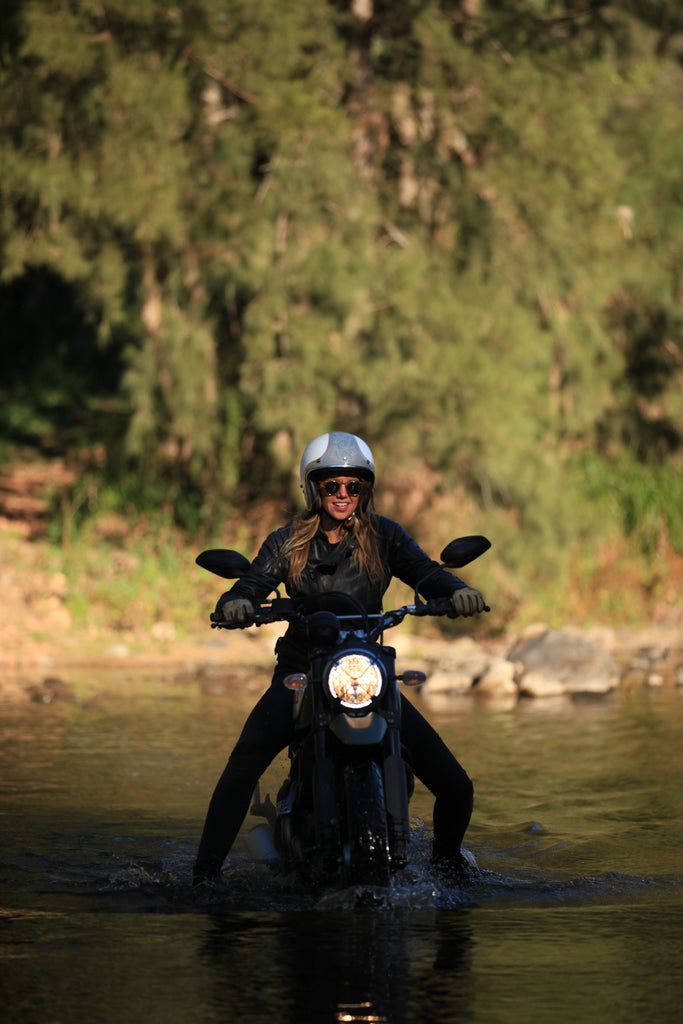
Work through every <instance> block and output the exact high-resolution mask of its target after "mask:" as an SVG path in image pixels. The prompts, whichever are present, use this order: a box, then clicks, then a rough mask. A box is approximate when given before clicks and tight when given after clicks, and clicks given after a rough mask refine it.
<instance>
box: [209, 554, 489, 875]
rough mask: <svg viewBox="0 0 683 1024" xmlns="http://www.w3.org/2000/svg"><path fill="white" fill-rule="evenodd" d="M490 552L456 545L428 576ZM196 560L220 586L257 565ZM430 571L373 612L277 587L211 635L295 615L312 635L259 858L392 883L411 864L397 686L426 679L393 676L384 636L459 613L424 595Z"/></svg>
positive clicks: (304, 871)
mask: <svg viewBox="0 0 683 1024" xmlns="http://www.w3.org/2000/svg"><path fill="white" fill-rule="evenodd" d="M490 546H491V544H490V541H489V540H487V538H486V537H482V536H470V537H461V538H459V539H457V540H454V541H452V542H451V543H450V544H448V545H447V546H446V547H445V548H444V550H443V551H442V553H441V566H440V567H439V566H435V567H434V569H433V570H432V572H433V571H438V569H439V568H445V569H460V568H462V567H463V566H465V565H468V564H469V563H470V562H472V561H474V559H476V558H478V557H479V556H480V555H482V554H483V553H484V552H485V551H487V550H488V549H489V547H490ZM196 562H197V564H198V565H200V566H201V567H202V568H205V569H208V570H209V571H210V572H212V573H215V574H216V575H218V576H221V577H223V578H224V579H239V578H240V577H241V576H243V575H244V574H245V573H246V572H247V571H248V570H249V567H250V563H249V561H248V559H246V558H245V557H244V555H242V554H240V553H239V552H237V551H231V550H226V549H213V550H209V551H203V552H202V553H201V554H200V555H198V556H197V559H196ZM429 575H431V573H429V574H428V575H427V576H426V577H425V578H424V579H422V580H421V581H420V582H419V583H418V585H417V587H416V588H415V595H414V601H413V603H411V604H406V605H403V606H401V607H399V608H395V609H393V610H391V611H386V612H380V613H377V614H371V613H368V611H367V610H366V609H365V608H364V607H363V606H362V605H361V604H360V603H359V602H358V601H356V600H355V598H353V597H351V596H350V595H348V594H344V593H341V592H334V591H332V592H329V593H328V594H326V595H325V597H324V599H321V598H317V599H316V606H315V608H313V609H312V608H311V607H310V603H309V602H307V601H306V599H292V598H283V597H280V595H279V592H278V591H276V592H275V596H274V597H271V598H269V599H268V600H267V601H265V602H263V603H262V604H261V605H260V606H259V607H258V608H257V609H256V610H255V613H254V615H253V616H252V617H250V619H249V620H248V621H245V622H240V623H227V622H225V621H223V620H221V621H216V619H215V616H214V615H212V623H211V625H212V627H213V628H221V629H243V628H245V627H247V626H251V625H254V626H261V625H264V624H266V623H274V622H291V621H293V620H297V621H298V622H300V623H302V624H303V625H304V626H305V628H306V632H307V636H308V645H309V657H310V664H309V669H308V671H307V672H305V673H293V674H290V675H288V676H286V677H285V678H284V680H283V683H284V685H285V686H286V687H287V688H288V689H289V690H291V691H292V693H293V696H294V701H293V703H294V711H293V714H294V722H295V734H294V739H293V741H292V743H291V745H290V750H289V756H290V770H289V774H288V776H287V778H286V779H285V780H284V782H283V783H282V785H281V787H280V790H279V792H278V794H277V798H276V801H275V803H273V801H272V800H271V799H270V797H269V796H268V797H266V799H265V800H264V801H262V800H261V799H260V794H259V790H258V786H257V789H256V791H255V794H254V803H253V805H252V808H251V813H252V814H254V815H256V816H260V817H263V818H265V823H264V824H262V825H258V826H256V828H255V829H252V832H251V834H250V837H248V841H249V839H250V840H251V842H250V847H251V848H252V849H253V850H254V851H255V852H257V854H260V856H261V858H262V859H274V858H277V859H278V860H279V861H280V862H281V863H282V864H284V866H285V867H286V868H289V867H292V866H293V867H295V868H296V869H297V870H298V871H299V872H300V874H301V875H302V876H303V877H304V878H305V879H307V880H308V881H310V882H312V883H315V884H335V883H337V882H339V883H341V884H342V886H344V887H346V886H357V885H367V886H388V885H389V884H390V879H391V876H392V875H393V874H394V873H395V872H397V871H399V870H401V869H402V868H404V867H405V866H406V864H407V859H408V841H409V835H410V819H409V815H408V805H409V800H410V797H411V795H412V790H413V779H412V773H411V770H410V765H409V759H408V756H407V753H406V751H405V750H404V749H403V747H402V744H401V714H400V708H401V704H400V691H399V683H403V685H404V686H409V687H417V686H420V685H422V684H423V683H424V682H425V681H426V675H425V673H424V672H420V671H416V670H412V669H411V670H407V671H404V672H403V673H402V674H401V675H397V674H396V664H395V662H396V651H395V649H394V648H393V647H389V646H387V645H385V643H384V632H385V630H387V629H389V628H392V627H394V626H397V625H399V624H400V623H401V622H402V621H403V620H404V618H406V616H427V615H429V616H443V615H446V616H449V617H454V615H455V613H454V611H453V607H452V605H451V604H450V601H449V600H448V599H447V598H438V599H432V600H429V601H425V600H423V599H422V598H421V597H420V595H419V590H420V587H421V586H422V584H424V582H425V580H426V579H428V577H429ZM485 610H486V611H488V610H489V609H488V607H486V608H485Z"/></svg>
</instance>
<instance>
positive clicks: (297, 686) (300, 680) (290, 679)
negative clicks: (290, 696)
mask: <svg viewBox="0 0 683 1024" xmlns="http://www.w3.org/2000/svg"><path fill="white" fill-rule="evenodd" d="M282 682H283V683H284V685H285V686H286V687H287V689H288V690H305V689H306V687H307V686H308V676H307V675H306V674H305V673H304V672H293V673H292V675H291V676H285V678H284V679H283V680H282Z"/></svg>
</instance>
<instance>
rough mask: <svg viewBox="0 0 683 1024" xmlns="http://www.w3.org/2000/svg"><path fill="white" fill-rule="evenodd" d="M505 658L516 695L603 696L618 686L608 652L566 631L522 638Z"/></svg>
mask: <svg viewBox="0 0 683 1024" xmlns="http://www.w3.org/2000/svg"><path fill="white" fill-rule="evenodd" d="M508 659H509V660H510V661H512V662H514V663H515V664H516V665H517V673H516V680H517V685H518V687H519V692H520V695H523V696H527V697H555V696H558V695H562V694H569V695H575V694H581V693H590V694H603V693H608V692H609V691H610V690H613V689H614V688H615V687H616V686H617V685H618V684H619V678H620V669H619V665H618V664H617V662H616V660H615V658H614V657H613V655H612V654H611V653H610V651H608V650H606V649H605V648H604V647H601V646H600V645H598V644H596V643H594V642H593V641H592V640H589V639H588V638H587V637H585V636H581V635H579V634H576V633H571V632H569V631H567V630H562V629H547V630H545V631H544V632H542V633H540V634H539V635H538V636H534V637H530V638H528V639H522V640H520V641H519V642H518V643H517V644H515V645H514V646H513V647H512V649H511V650H510V651H509V652H508Z"/></svg>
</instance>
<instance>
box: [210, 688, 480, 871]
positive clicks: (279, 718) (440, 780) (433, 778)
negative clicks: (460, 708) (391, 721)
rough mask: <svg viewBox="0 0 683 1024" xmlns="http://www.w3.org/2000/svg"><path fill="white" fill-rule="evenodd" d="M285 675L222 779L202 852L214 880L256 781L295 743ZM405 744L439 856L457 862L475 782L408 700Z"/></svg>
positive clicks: (253, 718)
mask: <svg viewBox="0 0 683 1024" xmlns="http://www.w3.org/2000/svg"><path fill="white" fill-rule="evenodd" d="M283 674H284V673H282V672H276V674H275V676H274V678H273V683H272V685H271V686H270V688H269V689H268V690H267V691H266V692H265V693H264V695H263V696H262V697H261V699H260V700H259V701H258V703H257V704H256V706H255V707H254V709H253V710H252V712H251V714H250V715H249V717H248V718H247V721H246V722H245V725H244V728H243V729H242V734H241V736H240V738H239V739H238V741H237V743H236V744H235V748H234V750H233V752H232V754H231V755H230V760H229V761H228V763H227V765H226V766H225V769H224V771H223V774H222V775H221V777H220V779H219V780H218V783H217V785H216V788H215V790H214V793H213V796H212V797H211V802H210V804H209V810H208V813H207V816H206V821H205V823H204V831H203V833H202V838H201V841H200V843H199V850H198V852H197V861H196V865H195V872H196V874H198V875H203V874H206V875H210V874H212V873H214V872H216V871H217V870H218V869H219V868H220V866H221V865H222V863H223V861H224V860H225V858H226V857H227V855H228V851H229V850H230V847H231V846H232V844H233V842H234V841H235V838H236V836H237V833H238V832H239V830H240V826H241V824H242V822H243V821H244V818H245V817H246V814H247V812H248V810H249V805H250V803H251V798H252V794H253V791H254V788H255V786H256V783H257V781H258V780H259V778H260V777H261V775H262V774H263V773H264V772H265V770H266V768H267V767H268V765H269V764H270V763H271V761H272V760H273V759H274V758H275V757H276V756H277V755H278V754H279V753H280V751H282V750H284V749H285V748H286V747H287V746H289V743H290V741H291V739H292V736H293V732H294V723H293V720H292V694H291V692H290V691H289V690H287V689H286V688H285V687H284V686H283V685H282V682H281V680H282V676H283ZM401 739H402V742H403V744H404V745H405V746H406V747H407V749H408V751H409V754H410V760H411V765H412V768H413V771H414V772H415V775H416V776H417V778H418V779H419V780H420V781H421V782H422V783H423V784H424V785H425V786H426V787H427V789H429V790H430V791H431V792H432V793H433V794H434V796H435V798H436V799H435V802H434V855H435V856H436V857H457V855H458V853H459V852H460V844H461V842H462V838H463V836H464V834H465V830H466V829H467V826H468V824H469V821H470V817H471V815H472V802H473V793H474V790H473V787H472V783H471V781H470V779H469V777H468V775H467V773H466V772H465V769H464V768H463V767H462V765H460V764H459V763H458V761H456V759H455V757H454V756H453V754H451V752H450V750H449V749H448V747H447V746H446V744H445V743H444V742H443V740H442V739H441V737H440V736H439V734H438V733H437V732H436V730H435V729H433V728H432V726H431V725H430V724H429V722H427V720H426V719H425V718H423V717H422V715H421V714H420V712H419V711H418V710H417V709H416V708H415V707H413V705H412V704H411V703H410V701H408V700H406V698H405V697H403V696H401Z"/></svg>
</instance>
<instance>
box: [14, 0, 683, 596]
mask: <svg viewBox="0 0 683 1024" xmlns="http://www.w3.org/2000/svg"><path fill="white" fill-rule="evenodd" d="M674 8H675V5H672V4H669V3H666V2H665V0H661V2H659V3H655V2H653V3H648V4H642V3H636V2H624V3H621V4H613V5H606V4H604V3H591V4H588V5H584V6H583V7H581V8H571V7H565V6H564V5H562V4H561V3H557V2H553V0H515V2H506V3H498V2H493V0H491V2H488V3H487V2H485V0H461V2H447V0H423V2H420V3H417V2H409V3H402V4H399V5H397V4H395V3H389V2H387V0H374V2H373V0H351V2H347V0H327V2H320V3H317V4H314V5H311V4H310V3H309V2H308V0H289V2H287V3H286V4H282V3H278V2H275V0H261V2H260V3H258V4H254V3H251V2H249V0H220V2H219V0H180V2H178V3H176V4H173V5H171V4H166V3H162V2H161V0H138V2H136V3H134V4H133V3H130V2H128V0H80V2H78V3H75V2H70V0H12V3H10V4H9V5H8V9H7V12H6V14H5V15H4V20H5V32H4V37H3V41H2V43H1V44H0V45H1V50H0V130H1V134H0V162H1V164H2V169H3V170H2V175H1V177H0V247H1V254H2V259H1V266H0V308H1V310H2V314H3V321H4V326H3V334H4V341H3V348H4V352H3V354H2V356H1V357H0V358H1V359H2V364H3V383H2V384H0V400H1V402H0V405H1V407H2V411H0V422H1V423H2V427H3V434H4V436H5V438H6V442H7V443H19V442H21V443H29V444H35V445H40V444H43V445H45V443H46V438H49V439H50V444H51V445H52V446H53V447H54V446H55V445H57V446H59V445H62V446H63V447H64V448H65V449H66V450H70V448H72V447H73V446H74V445H77V446H80V447H83V446H87V445H89V444H90V445H94V444H96V442H104V443H105V444H106V447H107V452H108V455H107V458H106V460H105V465H104V466H99V468H98V470H97V472H98V473H99V474H100V476H101V479H102V480H104V479H105V478H106V479H108V480H109V482H110V484H112V485H113V486H114V490H115V492H116V493H118V494H119V500H120V501H121V502H129V503H130V502H133V503H134V504H135V505H136V506H137V507H138V508H141V507H146V506H148V505H154V506H156V505H159V504H161V505H163V506H168V507H169V508H172V509H174V512H175V515H176V518H178V519H179V520H181V521H182V522H184V523H185V524H186V525H192V526H193V527H196V526H197V524H198V523H199V522H201V521H202V519H206V521H207V522H210V521H212V518H213V517H215V516H216V515H217V514H218V511H219V510H223V511H224V510H225V509H230V508H232V509H237V508H240V507H242V508H244V507H245V504H248V503H250V502H252V501H253V502H259V501H263V500H265V499H273V500H274V501H276V502H278V503H279V504H280V505H281V506H282V505H287V504H289V505H293V504H294V503H295V501H296V494H297V479H296V462H297V459H298V456H299V453H300V451H301V450H302V448H303V446H304V445H305V444H306V443H307V441H308V440H310V439H311V437H313V436H315V435H316V434H318V433H321V432H323V431H325V430H327V429H333V428H336V429H347V430H351V431H354V432H357V433H360V434H362V435H363V436H365V437H366V438H367V440H368V441H369V442H370V443H371V444H372V445H373V447H374V448H375V449H376V451H377V455H378V458H379V464H380V467H381V469H382V471H383V473H384V474H386V475H387V480H386V481H385V482H384V483H383V485H382V486H383V488H384V497H385V500H386V503H387V507H388V508H389V509H395V510H396V512H397V514H399V513H400V514H403V515H405V516H407V517H408V519H409V520H411V518H412V520H413V522H414V523H418V521H419V525H421V527H422V528H423V530H424V529H426V523H427V522H428V521H429V519H430V517H431V523H432V531H433V532H434V534H437V533H438V535H439V536H441V537H443V536H444V533H449V535H450V533H456V532H458V531H459V530H460V529H461V528H464V529H467V528H469V527H471V526H472V525H473V524H475V523H476V525H477V526H478V527H480V526H481V524H484V525H486V526H487V528H488V529H489V530H490V531H495V532H496V535H497V536H498V537H499V538H501V539H502V541H503V546H504V550H505V554H504V555H503V560H504V561H507V564H508V565H509V566H510V567H511V568H514V569H515V571H517V570H520V571H526V572H527V573H528V574H530V575H532V576H533V575H535V574H538V575H539V576H540V575H543V573H546V574H548V573H552V572H555V571H559V569H558V568H557V563H558V557H559V556H558V554H557V552H562V553H563V556H566V557H567V558H570V557H571V556H572V553H573V552H575V551H576V550H577V549H578V548H580V547H581V545H584V544H597V543H600V542H601V541H602V540H604V539H606V538H609V537H610V536H615V535H623V536H626V537H631V538H635V540H636V542H637V545H638V546H639V548H640V549H641V550H642V551H644V552H645V553H651V552H652V551H653V550H655V549H656V547H657V544H658V543H661V541H662V538H665V539H666V541H667V543H671V544H673V545H674V546H675V547H677V548H679V549H680V548H681V546H682V545H683V537H681V530H680V513H679V512H678V509H680V501H679V498H680V485H679V484H678V481H679V480H680V479H681V470H682V469H683V466H682V461H683V454H682V451H683V448H682V439H681V431H682V428H681V423H683V398H682V395H683V387H682V383H683V334H682V327H683V316H682V315H681V312H680V308H681V307H680V303H681V296H682V291H681V289H682V281H681V267H682V251H681V250H682V245H683V243H682V242H681V239H683V172H682V171H681V168H682V167H683V115H682V114H681V111H682V110H683V67H682V62H683V16H681V15H680V14H678V13H677V12H676V10H675V9H674ZM41 295H42V296H43V297H44V304H43V305H41V304H40V303H41V298H40V297H41ZM36 302H37V303H38V305H37V306H36ZM58 311H59V315H58ZM57 324H61V325H62V326H61V329H60V331H57V328H56V325H57ZM56 333H57V334H58V335H59V336H58V337H56ZM28 344H30V346H31V349H32V354H33V356H32V359H31V360H30V361H28V360H26V359H23V360H22V359H20V358H17V356H16V353H17V350H18V349H21V348H23V347H25V346H27V345H28ZM86 350H87V353H88V354H87V357H86V356H84V354H83V353H84V352H85V351H86ZM74 366H77V367H78V368H79V369H78V372H77V373H75V374H74V373H73V372H72V368H73V367H74ZM60 389H61V390H60ZM76 410H78V415H75V411H76ZM5 450H6V451H8V450H9V449H7V448H6V449H5ZM411 482H412V485H413V486H415V487H419V486H420V484H421V483H422V484H424V492H421V495H420V501H419V502H418V504H417V505H415V503H414V502H413V503H411V501H410V500H409V498H408V496H407V495H406V494H405V493H403V492H405V491H406V489H407V488H408V487H409V486H410V485H411ZM446 519H448V520H449V521H448V522H447V523H446V522H444V520H446ZM413 522H411V521H409V522H408V523H407V525H408V526H411V525H413ZM552 552H555V554H554V555H553V554H551V553H552ZM553 559H554V561H553ZM532 563H533V564H532Z"/></svg>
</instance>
